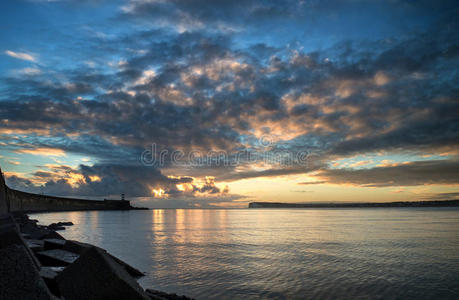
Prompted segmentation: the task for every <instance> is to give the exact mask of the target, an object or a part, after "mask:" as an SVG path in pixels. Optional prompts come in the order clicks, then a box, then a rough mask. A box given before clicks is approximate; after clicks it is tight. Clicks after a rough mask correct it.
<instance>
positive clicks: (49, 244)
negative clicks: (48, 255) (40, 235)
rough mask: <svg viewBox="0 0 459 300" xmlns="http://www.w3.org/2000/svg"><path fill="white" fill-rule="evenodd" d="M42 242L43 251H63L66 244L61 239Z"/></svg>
mask: <svg viewBox="0 0 459 300" xmlns="http://www.w3.org/2000/svg"><path fill="white" fill-rule="evenodd" d="M43 241H44V249H45V250H53V249H63V248H64V245H65V242H66V241H65V240H61V239H44V240H43Z"/></svg>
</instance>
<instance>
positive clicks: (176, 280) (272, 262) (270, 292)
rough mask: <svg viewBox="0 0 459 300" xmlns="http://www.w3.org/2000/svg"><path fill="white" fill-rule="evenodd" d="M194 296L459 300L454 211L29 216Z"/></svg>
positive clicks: (458, 218) (458, 214)
mask: <svg viewBox="0 0 459 300" xmlns="http://www.w3.org/2000/svg"><path fill="white" fill-rule="evenodd" d="M31 217H32V218H36V219H38V220H39V221H40V223H41V224H48V223H52V222H58V221H72V222H73V223H75V225H74V226H72V227H68V228H67V230H65V231H63V232H62V235H64V236H65V237H66V238H67V239H76V240H79V241H83V242H88V243H92V244H95V245H97V246H100V247H102V248H105V249H107V250H108V251H109V252H111V253H112V254H114V255H116V256H118V257H120V258H121V259H123V260H125V261H126V262H128V263H130V264H132V265H133V266H135V267H137V268H138V269H140V270H142V271H145V272H147V273H148V275H147V276H146V277H144V278H142V279H141V280H140V281H139V282H140V283H141V285H142V286H144V287H145V288H154V289H159V290H163V291H167V292H175V293H178V294H185V295H188V296H192V297H195V298H198V299H260V298H262V299H305V298H314V299H336V298H352V299H358V298H361V299H367V298H371V299H375V298H384V299H392V298H398V299H400V298H403V299H405V298H411V299H454V298H455V299H459V209H451V208H379V209H241V210H197V209H183V210H182V209H178V210H168V209H166V210H150V211H125V212H122V211H101V212H97V211H92V212H62V213H47V214H34V215H31Z"/></svg>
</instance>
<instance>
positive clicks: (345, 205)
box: [249, 200, 459, 208]
mask: <svg viewBox="0 0 459 300" xmlns="http://www.w3.org/2000/svg"><path fill="white" fill-rule="evenodd" d="M332 207H338V208H348V207H349V208H359V207H363V208H364V207H459V200H444V201H414V202H408V201H407V202H378V203H370V202H365V203H281V202H251V203H249V208H332Z"/></svg>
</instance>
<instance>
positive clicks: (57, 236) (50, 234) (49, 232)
mask: <svg viewBox="0 0 459 300" xmlns="http://www.w3.org/2000/svg"><path fill="white" fill-rule="evenodd" d="M42 238H43V239H59V240H65V238H64V237H63V236H62V235H60V234H59V233H57V232H56V231H54V230H47V231H46V234H45V235H44V236H43V237H42Z"/></svg>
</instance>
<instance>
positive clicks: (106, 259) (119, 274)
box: [56, 247, 150, 300]
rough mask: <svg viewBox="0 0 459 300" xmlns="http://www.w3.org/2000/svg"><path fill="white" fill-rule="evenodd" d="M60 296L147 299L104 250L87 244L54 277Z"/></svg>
mask: <svg viewBox="0 0 459 300" xmlns="http://www.w3.org/2000/svg"><path fill="white" fill-rule="evenodd" d="M56 281H57V284H58V286H59V289H60V291H61V294H62V296H63V297H64V298H65V299H66V300H76V299H93V300H97V299H132V300H137V299H150V298H149V297H148V295H147V294H146V293H145V291H144V290H143V289H142V288H141V287H140V286H139V284H138V283H137V282H136V281H135V279H134V278H133V277H131V276H130V275H129V274H128V273H127V272H126V270H125V269H124V268H123V267H121V266H120V265H119V264H118V263H116V262H115V261H114V260H113V259H112V258H111V257H110V256H109V255H108V253H107V252H105V251H103V250H101V249H99V248H96V247H91V248H89V249H87V250H86V251H84V252H83V253H82V255H81V256H80V257H79V258H78V259H77V260H76V261H75V262H74V263H73V264H71V265H69V266H68V267H67V268H65V270H64V271H62V273H61V274H59V275H58V276H57V277H56Z"/></svg>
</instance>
